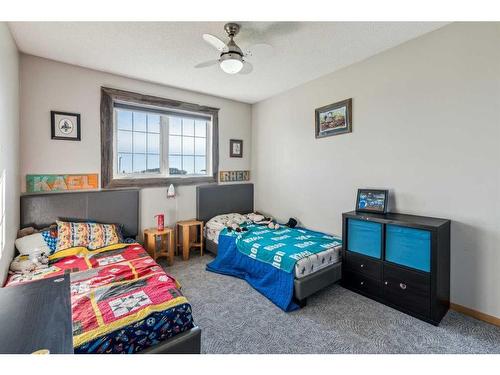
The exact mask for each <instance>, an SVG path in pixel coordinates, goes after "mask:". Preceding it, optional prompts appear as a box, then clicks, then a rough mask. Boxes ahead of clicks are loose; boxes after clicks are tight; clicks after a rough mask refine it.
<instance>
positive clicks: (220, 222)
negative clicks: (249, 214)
mask: <svg viewBox="0 0 500 375" xmlns="http://www.w3.org/2000/svg"><path fill="white" fill-rule="evenodd" d="M245 221H247V218H246V217H245V216H244V215H241V214H225V215H217V216H215V217H213V218H211V219H210V220H209V221H208V222H207V223H206V226H207V227H208V228H210V229H219V230H222V229H224V228H225V227H226V226H227V225H228V223H236V224H238V225H239V224H243V223H244V222H245Z"/></svg>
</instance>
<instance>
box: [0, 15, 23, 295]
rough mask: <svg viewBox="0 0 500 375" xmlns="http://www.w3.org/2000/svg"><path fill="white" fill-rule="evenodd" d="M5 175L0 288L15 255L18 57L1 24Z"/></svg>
mask: <svg viewBox="0 0 500 375" xmlns="http://www.w3.org/2000/svg"><path fill="white" fill-rule="evenodd" d="M2 174H3V175H4V178H5V180H4V182H3V183H4V188H3V189H4V191H5V196H4V197H2V196H1V195H2V189H1V188H0V208H1V207H2V201H3V200H4V198H5V200H4V203H5V206H4V213H2V212H0V219H1V216H2V214H5V216H4V218H3V223H2V225H0V231H2V232H0V239H1V238H3V241H2V240H0V286H2V285H3V283H4V281H5V277H6V275H7V270H8V269H9V264H10V261H11V260H12V256H13V254H14V241H15V239H16V235H17V230H18V228H19V189H20V185H19V55H18V52H17V47H16V45H15V43H14V40H13V39H12V37H11V35H10V31H9V29H8V28H7V25H6V23H4V22H1V23H0V180H1V179H2Z"/></svg>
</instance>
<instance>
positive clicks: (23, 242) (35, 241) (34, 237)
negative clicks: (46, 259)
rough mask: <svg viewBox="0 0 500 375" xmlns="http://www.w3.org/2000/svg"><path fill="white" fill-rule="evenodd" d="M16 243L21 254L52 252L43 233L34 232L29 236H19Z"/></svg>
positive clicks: (47, 253)
mask: <svg viewBox="0 0 500 375" xmlns="http://www.w3.org/2000/svg"><path fill="white" fill-rule="evenodd" d="M14 243H15V245H16V248H17V250H18V251H19V253H20V254H21V255H33V254H40V253H42V252H43V253H45V254H46V255H49V254H50V248H49V247H48V245H47V242H45V240H44V239H43V236H42V234H41V233H33V234H30V235H29V236H25V237H21V238H18V239H17V240H16V241H15V242H14Z"/></svg>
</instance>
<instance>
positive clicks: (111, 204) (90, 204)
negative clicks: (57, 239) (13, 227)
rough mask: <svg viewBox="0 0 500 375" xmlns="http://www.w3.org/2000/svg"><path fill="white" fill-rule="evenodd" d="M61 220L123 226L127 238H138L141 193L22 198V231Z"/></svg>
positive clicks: (30, 196) (120, 192)
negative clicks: (88, 221)
mask: <svg viewBox="0 0 500 375" xmlns="http://www.w3.org/2000/svg"><path fill="white" fill-rule="evenodd" d="M59 219H62V220H77V221H82V220H92V221H96V222H99V223H114V224H121V225H122V230H123V234H124V235H125V236H126V237H135V236H137V234H138V231H139V190H137V189H126V190H98V191H85V192H67V193H66V192H65V193H47V194H26V195H22V196H21V223H20V224H21V228H26V227H30V226H33V227H35V228H42V227H46V226H48V225H50V224H52V223H54V222H55V221H56V220H59Z"/></svg>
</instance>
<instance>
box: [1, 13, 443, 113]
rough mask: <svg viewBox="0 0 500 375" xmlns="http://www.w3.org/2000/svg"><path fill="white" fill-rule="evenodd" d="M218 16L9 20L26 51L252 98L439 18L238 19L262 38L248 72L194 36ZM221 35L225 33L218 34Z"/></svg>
mask: <svg viewBox="0 0 500 375" xmlns="http://www.w3.org/2000/svg"><path fill="white" fill-rule="evenodd" d="M223 25H224V22H154V23H153V22H12V23H9V27H10V29H11V31H12V34H13V36H14V38H15V40H16V43H17V45H18V47H19V49H20V50H21V51H22V52H24V53H28V54H32V55H36V56H41V57H45V58H48V59H53V60H57V61H62V62H65V63H69V64H74V65H79V66H83V67H87V68H92V69H97V70H102V71H105V72H110V73H116V74H120V75H125V76H128V77H133V78H137V79H142V80H147V81H152V82H157V83H162V84H165V85H169V86H175V87H179V88H184V89H189V90H194V91H198V92H203V93H207V94H212V95H217V96H221V97H226V98H230V99H235V100H239V101H243V102H247V103H255V102H258V101H260V100H263V99H266V98H268V97H270V96H273V95H276V94H278V93H280V92H283V91H286V90H288V89H290V88H292V87H295V86H298V85H300V84H302V83H305V82H307V81H310V80H312V79H315V78H318V77H320V76H322V75H324V74H327V73H330V72H333V71H335V70H338V69H340V68H342V67H345V66H347V65H350V64H353V63H355V62H358V61H361V60H363V59H366V58H367V57H369V56H372V55H375V54H377V53H379V52H381V51H383V50H386V49H388V48H391V47H394V46H396V45H398V44H401V43H403V42H405V41H407V40H410V39H413V38H416V37H418V36H420V35H422V34H425V33H427V32H430V31H432V30H435V29H437V28H439V27H441V26H443V25H445V23H442V22H241V25H242V28H241V31H240V34H239V35H238V36H237V37H236V39H235V40H236V42H237V43H238V44H239V45H240V47H242V48H245V47H247V46H249V45H250V44H253V43H257V42H267V43H269V44H271V45H272V46H273V47H274V53H273V55H272V56H271V57H268V58H266V59H263V58H259V56H258V55H257V56H252V57H251V58H249V61H251V62H252V63H253V65H254V70H253V72H252V73H250V74H249V75H234V76H232V75H228V74H226V73H223V72H222V71H221V70H220V68H219V67H218V66H217V65H215V66H212V67H209V68H205V69H195V68H194V67H193V66H194V65H196V64H197V63H199V62H203V61H205V60H210V59H216V58H218V53H217V51H216V50H215V49H214V48H212V47H210V46H209V45H207V44H206V43H205V42H204V41H203V40H202V38H201V35H202V34H203V33H211V34H214V35H216V36H218V37H219V38H221V39H222V38H224V36H225V32H224V30H223ZM223 40H225V38H224V39H223Z"/></svg>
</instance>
